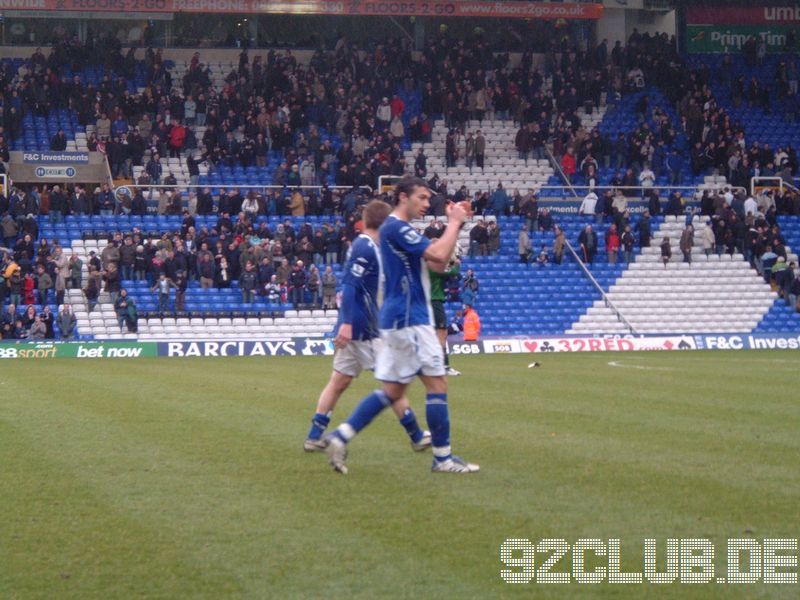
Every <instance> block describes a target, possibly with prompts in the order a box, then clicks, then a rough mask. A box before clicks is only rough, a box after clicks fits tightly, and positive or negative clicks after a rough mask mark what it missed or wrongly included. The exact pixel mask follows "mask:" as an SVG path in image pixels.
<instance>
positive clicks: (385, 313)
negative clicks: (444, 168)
mask: <svg viewBox="0 0 800 600" xmlns="http://www.w3.org/2000/svg"><path fill="white" fill-rule="evenodd" d="M380 238H381V257H382V259H383V272H384V277H385V279H384V288H383V289H384V294H383V306H381V312H380V327H381V329H402V328H403V327H411V326H414V325H433V310H432V309H431V306H430V280H429V279H428V268H427V265H426V264H425V259H424V258H423V257H422V255H423V254H424V253H425V250H427V248H428V246H430V244H431V242H430V240H429V239H428V238H426V237H423V236H422V235H420V234H419V233H418V232H417V230H416V229H414V228H413V227H412V226H411V225H410V224H409V223H407V222H406V221H403V220H402V219H399V218H397V217H396V216H394V215H389V217H388V218H387V219H386V221H384V223H383V225H382V226H381V229H380Z"/></svg>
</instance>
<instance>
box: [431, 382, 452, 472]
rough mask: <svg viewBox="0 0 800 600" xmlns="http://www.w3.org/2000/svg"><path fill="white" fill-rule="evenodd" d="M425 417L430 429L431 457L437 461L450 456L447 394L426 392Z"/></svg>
mask: <svg viewBox="0 0 800 600" xmlns="http://www.w3.org/2000/svg"><path fill="white" fill-rule="evenodd" d="M425 418H426V419H427V420H428V427H430V429H431V442H432V445H433V457H434V458H435V459H436V460H438V461H444V460H447V459H448V458H450V456H451V452H450V415H449V413H448V410H447V394H428V395H427V396H426V397H425Z"/></svg>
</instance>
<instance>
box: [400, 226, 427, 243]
mask: <svg viewBox="0 0 800 600" xmlns="http://www.w3.org/2000/svg"><path fill="white" fill-rule="evenodd" d="M403 238H404V239H405V240H406V241H407V242H408V243H409V244H418V243H419V242H420V240H421V239H422V236H421V235H420V234H418V233H417V232H416V231H414V229H412V228H411V227H408V228H406V230H405V232H404V233H403Z"/></svg>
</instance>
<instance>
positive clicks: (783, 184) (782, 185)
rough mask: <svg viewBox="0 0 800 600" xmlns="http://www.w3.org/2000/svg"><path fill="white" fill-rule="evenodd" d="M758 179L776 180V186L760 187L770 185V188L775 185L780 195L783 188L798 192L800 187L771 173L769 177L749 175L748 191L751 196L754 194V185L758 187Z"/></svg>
mask: <svg viewBox="0 0 800 600" xmlns="http://www.w3.org/2000/svg"><path fill="white" fill-rule="evenodd" d="M760 181H777V182H778V185H777V186H775V185H768V186H761V187H772V188H774V187H777V188H779V190H780V193H781V195H783V188H789V189H790V190H792V191H793V192H796V193H799V194H800V189H798V188H797V187H796V186H794V185H793V184H791V183H789V182H788V181H785V180H784V179H783V177H779V176H777V175H771V176H769V177H766V176H759V177H751V178H750V193H751V194H752V195H753V196H755V195H756V187H759V186H758V182H760Z"/></svg>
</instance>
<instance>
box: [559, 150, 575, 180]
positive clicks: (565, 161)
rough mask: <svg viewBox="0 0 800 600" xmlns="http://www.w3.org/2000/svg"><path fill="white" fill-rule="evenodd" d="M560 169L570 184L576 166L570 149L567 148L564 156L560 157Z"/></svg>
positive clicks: (573, 154) (573, 152) (572, 151)
mask: <svg viewBox="0 0 800 600" xmlns="http://www.w3.org/2000/svg"><path fill="white" fill-rule="evenodd" d="M561 169H562V170H563V171H564V175H566V176H567V179H569V181H570V183H572V181H573V179H574V178H575V172H576V171H577V166H576V164H575V151H574V150H573V149H572V148H571V147H570V148H567V151H566V152H565V153H564V156H562V157H561Z"/></svg>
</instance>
